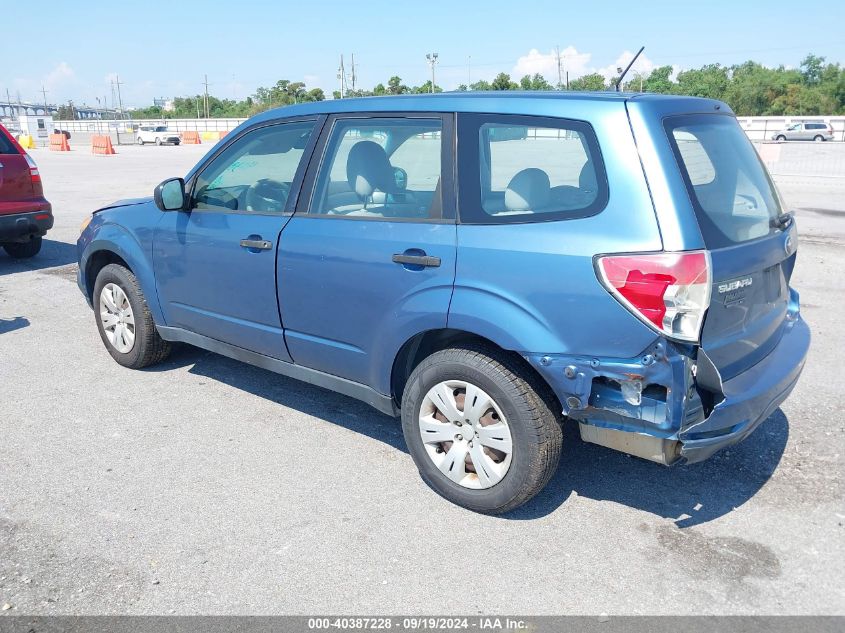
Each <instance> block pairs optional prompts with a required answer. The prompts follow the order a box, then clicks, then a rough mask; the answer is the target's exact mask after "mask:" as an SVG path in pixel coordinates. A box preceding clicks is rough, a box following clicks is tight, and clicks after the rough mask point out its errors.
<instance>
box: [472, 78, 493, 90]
mask: <svg viewBox="0 0 845 633" xmlns="http://www.w3.org/2000/svg"><path fill="white" fill-rule="evenodd" d="M469 89H470V90H493V87H492V86H491V85H490V82H489V81H485V80H484V79H479V80H478V81H476V82H474V83H472V84H470V86H469Z"/></svg>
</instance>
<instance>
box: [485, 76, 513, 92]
mask: <svg viewBox="0 0 845 633" xmlns="http://www.w3.org/2000/svg"><path fill="white" fill-rule="evenodd" d="M490 88H491V89H492V90H518V89H519V85H518V84H516V83H514V82H513V81H511V76H510V75H509V74H507V73H499V74H498V75H496V78H495V79H493V82H492V83H491V84H490Z"/></svg>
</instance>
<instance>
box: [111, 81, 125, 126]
mask: <svg viewBox="0 0 845 633" xmlns="http://www.w3.org/2000/svg"><path fill="white" fill-rule="evenodd" d="M114 83H115V85H116V86H117V105H118V107H119V108H120V118H121V119H125V118H126V117H125V116H124V114H123V97H121V96H120V86H121V83H122V82H121V81H120V75H115V76H114Z"/></svg>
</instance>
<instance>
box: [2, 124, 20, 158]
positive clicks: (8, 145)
mask: <svg viewBox="0 0 845 633" xmlns="http://www.w3.org/2000/svg"><path fill="white" fill-rule="evenodd" d="M17 153H18V148H17V147H15V146H14V145H12V142H11V141H10V140H9V139H8V137H7V136H6V132H5V131H3V130H0V154H17Z"/></svg>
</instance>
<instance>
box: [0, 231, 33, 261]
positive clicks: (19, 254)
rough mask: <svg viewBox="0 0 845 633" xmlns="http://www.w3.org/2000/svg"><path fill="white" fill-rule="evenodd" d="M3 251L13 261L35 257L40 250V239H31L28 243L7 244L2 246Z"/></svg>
mask: <svg viewBox="0 0 845 633" xmlns="http://www.w3.org/2000/svg"><path fill="white" fill-rule="evenodd" d="M3 250H5V251H6V252H7V253H8V254H9V257H14V258H15V259H29V258H30V257H35V256H36V255H37V254H38V251H40V250H41V237H40V236H38V237H33V238H32V239H31V240H29V241H28V242H8V243H6V244H3Z"/></svg>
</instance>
